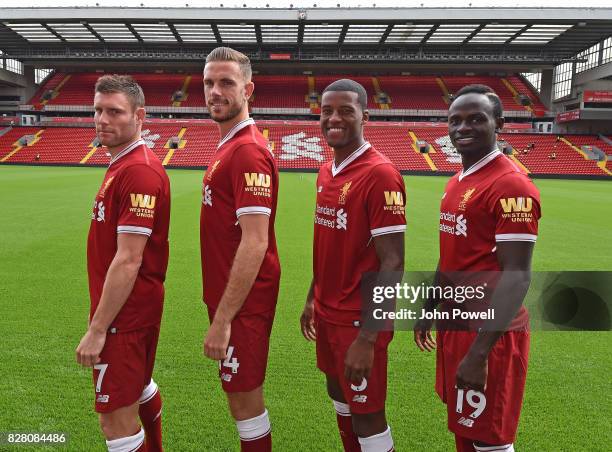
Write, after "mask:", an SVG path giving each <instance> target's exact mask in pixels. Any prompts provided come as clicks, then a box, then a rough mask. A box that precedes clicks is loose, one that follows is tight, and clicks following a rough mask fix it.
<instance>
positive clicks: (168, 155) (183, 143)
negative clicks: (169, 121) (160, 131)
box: [162, 127, 187, 166]
mask: <svg viewBox="0 0 612 452" xmlns="http://www.w3.org/2000/svg"><path fill="white" fill-rule="evenodd" d="M185 132H187V127H183V128H182V129H181V130H180V131H179V133H178V134H177V137H178V139H179V143H178V149H184V148H185V146H186V145H187V140H183V135H185ZM170 139H171V138H169V139H168V141H166V144H165V145H164V149H168V152H167V153H166V156H165V157H164V159H163V160H162V165H163V166H166V165H167V164H168V163H170V159H171V158H172V156H173V155H174V152H175V149H172V148H171V147H170Z"/></svg>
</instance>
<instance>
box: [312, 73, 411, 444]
mask: <svg viewBox="0 0 612 452" xmlns="http://www.w3.org/2000/svg"><path fill="white" fill-rule="evenodd" d="M366 104H367V95H366V92H365V89H364V88H363V87H362V86H361V85H360V84H358V83H356V82H354V81H352V80H346V79H344V80H338V81H336V82H334V83H332V84H331V85H329V86H328V87H327V88H326V89H325V90H324V91H323V96H322V101H321V120H320V123H321V131H322V133H323V136H324V137H325V139H326V141H327V143H328V144H329V145H330V146H331V147H332V148H333V149H334V159H333V160H332V161H330V162H328V163H326V164H324V165H323V166H322V167H321V169H320V171H319V175H318V178H317V183H316V189H317V198H316V208H315V217H314V243H313V280H312V283H311V287H310V290H309V293H308V296H307V300H306V305H305V307H304V311H303V313H302V316H301V319H300V323H301V330H302V334H303V335H304V337H305V338H306V339H308V340H314V341H316V352H317V367H318V368H319V369H320V370H321V371H322V372H323V373H324V374H325V375H326V380H327V391H328V395H329V396H330V398H331V399H332V402H333V405H334V407H335V410H336V420H337V423H338V429H339V431H340V436H341V440H342V443H343V446H344V449H345V450H347V451H360V450H362V451H367V452H369V451H390V450H393V439H392V436H391V429H390V427H389V426H388V424H387V420H386V417H385V400H386V392H387V346H388V345H389V343H390V341H391V339H392V336H393V333H392V332H390V331H384V332H378V333H377V332H374V331H368V330H366V329H365V328H364V327H363V325H362V311H363V310H364V309H367V308H368V307H367V306H363V304H364V301H362V294H361V290H360V289H361V280H362V276H363V275H364V274H365V273H368V272H385V271H396V272H397V271H399V272H401V271H403V265H404V232H405V230H406V220H405V199H406V193H405V188H404V181H403V179H402V177H401V175H400V173H399V171H398V170H397V169H396V168H395V166H394V165H393V164H392V163H391V162H390V161H389V160H388V159H387V158H386V157H384V156H383V155H382V154H380V153H379V152H378V151H376V150H375V149H374V148H373V147H372V146H371V145H370V143H368V142H367V141H365V140H364V138H363V126H364V124H365V123H366V122H367V119H368V112H367V110H366Z"/></svg>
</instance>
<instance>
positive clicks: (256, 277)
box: [200, 47, 280, 452]
mask: <svg viewBox="0 0 612 452" xmlns="http://www.w3.org/2000/svg"><path fill="white" fill-rule="evenodd" d="M253 90H254V84H253V82H252V81H251V64H250V61H249V59H248V57H247V56H246V55H244V54H242V53H240V52H238V51H236V50H233V49H230V48H227V47H218V48H216V49H215V50H213V51H212V52H211V53H210V54H209V55H208V56H207V58H206V65H205V67H204V96H205V98H206V105H207V107H208V111H209V113H210V116H211V118H212V119H213V120H214V121H216V122H217V124H218V126H219V134H220V137H221V140H220V141H219V144H218V145H217V150H216V152H215V154H214V155H213V157H212V159H211V162H210V164H209V165H208V169H207V171H206V173H205V175H204V181H203V184H202V210H201V216H200V243H201V253H202V254H201V257H202V277H203V286H204V301H205V303H206V305H207V306H208V315H209V319H210V321H211V324H210V328H209V329H208V332H207V334H206V337H205V339H204V354H205V355H206V356H207V357H209V358H210V359H214V360H219V377H220V379H221V385H222V387H223V390H224V391H225V393H226V395H227V400H228V403H229V409H230V412H231V414H232V416H233V418H234V419H235V421H236V426H237V429H238V435H239V437H240V444H241V450H242V451H253V452H255V451H257V452H266V451H269V450H271V448H272V437H271V430H270V420H269V417H268V411H267V410H266V408H265V404H264V396H263V382H264V379H265V372H266V365H267V360H268V348H269V340H270V332H271V329H272V322H273V320H274V312H275V309H276V299H277V296H278V287H279V280H280V264H279V260H278V252H277V249H276V239H275V235H274V218H275V215H276V203H277V194H278V170H277V167H276V163H275V161H274V155H273V154H272V152H271V151H270V149H269V148H268V143H267V141H266V139H265V138H264V137H263V136H262V135H261V133H260V132H259V131H258V130H257V127H256V126H255V122H254V121H253V120H252V119H251V118H249V109H248V101H249V98H250V97H251V95H252V94H253Z"/></svg>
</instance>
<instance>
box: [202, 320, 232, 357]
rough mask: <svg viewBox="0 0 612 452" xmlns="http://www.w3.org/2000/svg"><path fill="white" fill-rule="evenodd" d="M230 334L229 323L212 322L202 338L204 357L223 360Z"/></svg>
mask: <svg viewBox="0 0 612 452" xmlns="http://www.w3.org/2000/svg"><path fill="white" fill-rule="evenodd" d="M231 333H232V324H231V323H222V322H216V321H214V320H213V322H212V324H211V325H210V328H209V329H208V333H206V337H205V338H204V355H205V356H207V357H208V358H210V359H214V360H219V359H225V357H226V356H227V346H228V345H229V340H230V335H231Z"/></svg>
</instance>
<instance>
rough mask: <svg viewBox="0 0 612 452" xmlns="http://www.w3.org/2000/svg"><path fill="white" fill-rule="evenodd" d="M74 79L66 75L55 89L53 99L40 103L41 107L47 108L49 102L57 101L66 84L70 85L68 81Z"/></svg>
mask: <svg viewBox="0 0 612 452" xmlns="http://www.w3.org/2000/svg"><path fill="white" fill-rule="evenodd" d="M71 78H72V75H70V74H68V75H66V76H65V77H64V78H63V79H62V81H61V82H59V83H58V85H57V86H56V87H55V88H53V94H52V95H51V99H45V100H43V101H42V102H40V105H41V106H45V105H47V104H48V103H49V102H51V101H52V100H53V99H55V98H56V97H57V96H59V94H60V92H61V90H62V88H63V87H64V85H65V84H66V83H68V80H70V79H71Z"/></svg>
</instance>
